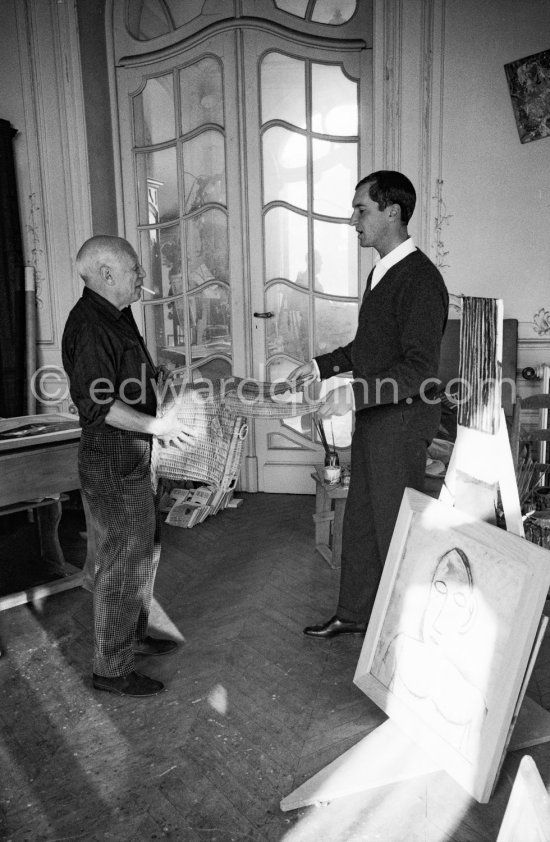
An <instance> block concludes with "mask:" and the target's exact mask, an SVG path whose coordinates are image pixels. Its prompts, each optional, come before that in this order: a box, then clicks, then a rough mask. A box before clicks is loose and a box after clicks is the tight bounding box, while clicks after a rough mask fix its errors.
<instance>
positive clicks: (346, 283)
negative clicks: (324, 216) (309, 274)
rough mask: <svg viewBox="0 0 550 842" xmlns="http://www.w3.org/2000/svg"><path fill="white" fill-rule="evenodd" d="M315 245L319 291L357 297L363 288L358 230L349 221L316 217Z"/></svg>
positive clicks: (316, 277) (314, 227)
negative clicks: (338, 221)
mask: <svg viewBox="0 0 550 842" xmlns="http://www.w3.org/2000/svg"><path fill="white" fill-rule="evenodd" d="M313 247H314V256H315V289H316V290H317V292H324V293H326V294H327V295H343V296H349V297H350V298H356V297H357V296H358V295H359V291H358V280H357V277H358V265H357V257H358V255H357V234H356V233H355V230H354V229H353V228H352V227H351V226H350V225H348V224H342V223H340V224H338V223H336V222H321V221H319V220H316V221H315V222H314V223H313Z"/></svg>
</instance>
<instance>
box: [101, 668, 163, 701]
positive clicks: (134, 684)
mask: <svg viewBox="0 0 550 842" xmlns="http://www.w3.org/2000/svg"><path fill="white" fill-rule="evenodd" d="M92 678H93V683H94V687H95V689H96V690H106V691H107V693H116V694H117V695H119V696H156V695H157V693H160V692H161V690H164V684H163V683H162V681H157V680H156V679H154V678H149V676H147V675H142V673H140V672H135V671H134V672H131V673H130V674H129V675H124V676H116V677H112V676H107V675H96V674H95V672H94V673H93V675H92Z"/></svg>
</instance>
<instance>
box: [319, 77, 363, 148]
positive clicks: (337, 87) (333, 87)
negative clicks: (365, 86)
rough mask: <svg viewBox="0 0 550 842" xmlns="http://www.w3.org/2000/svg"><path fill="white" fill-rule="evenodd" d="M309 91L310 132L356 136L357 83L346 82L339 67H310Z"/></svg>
mask: <svg viewBox="0 0 550 842" xmlns="http://www.w3.org/2000/svg"><path fill="white" fill-rule="evenodd" d="M311 88H312V126H313V131H314V132H320V133H321V134H333V135H354V136H355V135H357V133H358V128H357V127H358V120H359V114H358V109H357V82H353V81H352V80H351V79H348V78H347V76H346V75H345V74H344V72H343V70H342V68H341V67H335V66H334V65H331V64H313V65H312V68H311Z"/></svg>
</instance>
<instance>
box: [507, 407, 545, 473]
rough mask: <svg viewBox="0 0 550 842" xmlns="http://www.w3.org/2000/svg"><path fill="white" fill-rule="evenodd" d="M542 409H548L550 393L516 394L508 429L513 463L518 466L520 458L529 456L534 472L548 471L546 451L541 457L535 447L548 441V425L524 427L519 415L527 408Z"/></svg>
mask: <svg viewBox="0 0 550 842" xmlns="http://www.w3.org/2000/svg"><path fill="white" fill-rule="evenodd" d="M543 409H546V410H550V393H548V392H543V393H541V394H540V395H530V396H529V397H528V398H520V397H519V396H518V397H517V398H516V403H515V405H514V411H513V415H512V425H511V429H510V447H511V449H512V456H513V458H514V464H515V465H516V466H518V465H519V464H520V461H521V460H522V459H529V458H531V459H532V460H533V462H534V463H535V473H536V474H541V473H546V472H547V471H550V462H549V461H548V453H547V454H546V458H545V459H541V458H540V449H539V448H538V447H537V445H538V444H540V443H541V442H550V427H535V428H533V427H525V426H524V425H523V424H522V423H521V415H522V412H524V411H527V410H543Z"/></svg>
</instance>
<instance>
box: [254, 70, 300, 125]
mask: <svg viewBox="0 0 550 842" xmlns="http://www.w3.org/2000/svg"><path fill="white" fill-rule="evenodd" d="M305 67H306V65H305V62H304V61H301V60H300V59H295V58H289V56H284V55H282V54H281V53H269V55H267V56H266V57H265V58H264V60H263V62H262V81H261V85H262V88H261V96H262V123H267V121H268V120H286V122H287V123H293V124H294V125H295V126H298V127H299V128H301V129H305V127H306V82H305Z"/></svg>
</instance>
